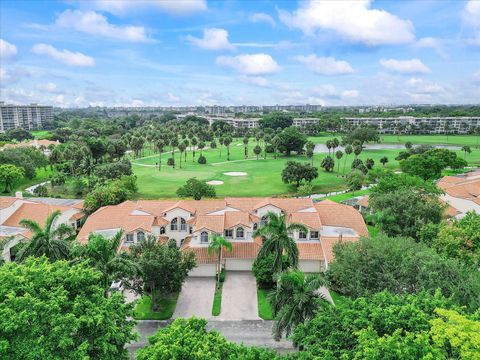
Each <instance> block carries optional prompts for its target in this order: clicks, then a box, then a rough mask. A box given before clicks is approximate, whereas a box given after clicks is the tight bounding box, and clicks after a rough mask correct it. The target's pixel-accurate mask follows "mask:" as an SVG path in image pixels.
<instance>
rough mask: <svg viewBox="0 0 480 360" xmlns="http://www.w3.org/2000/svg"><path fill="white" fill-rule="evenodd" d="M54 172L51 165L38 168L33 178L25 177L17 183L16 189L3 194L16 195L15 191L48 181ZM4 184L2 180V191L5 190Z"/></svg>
mask: <svg viewBox="0 0 480 360" xmlns="http://www.w3.org/2000/svg"><path fill="white" fill-rule="evenodd" d="M51 174H52V171H51V170H50V167H47V168H46V169H45V168H38V169H37V174H36V176H35V177H34V178H33V179H27V178H23V179H21V180H20V181H18V182H16V183H15V190H14V191H12V192H11V193H2V196H6V195H14V194H15V191H23V190H25V189H26V188H28V187H30V186H32V185H35V184H38V183H41V182H44V181H47V180H49V178H50V175H51ZM3 188H4V185H3V182H0V191H3Z"/></svg>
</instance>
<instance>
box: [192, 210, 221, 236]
mask: <svg viewBox="0 0 480 360" xmlns="http://www.w3.org/2000/svg"><path fill="white" fill-rule="evenodd" d="M202 229H208V230H211V231H213V232H216V233H219V234H223V230H224V229H225V227H224V216H223V215H198V216H197V220H196V222H195V226H194V229H193V231H199V230H202Z"/></svg>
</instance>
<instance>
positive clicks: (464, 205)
mask: <svg viewBox="0 0 480 360" xmlns="http://www.w3.org/2000/svg"><path fill="white" fill-rule="evenodd" d="M441 198H442V200H444V201H446V202H447V203H449V204H450V205H452V206H453V207H454V208H455V209H457V210H459V211H460V212H462V213H466V212H468V211H475V212H476V213H477V214H480V205H478V204H476V203H474V202H473V201H471V200H466V199H461V198H456V197H453V196H450V195H448V194H445V195H443V196H441Z"/></svg>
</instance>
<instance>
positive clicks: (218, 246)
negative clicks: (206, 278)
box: [208, 235, 233, 287]
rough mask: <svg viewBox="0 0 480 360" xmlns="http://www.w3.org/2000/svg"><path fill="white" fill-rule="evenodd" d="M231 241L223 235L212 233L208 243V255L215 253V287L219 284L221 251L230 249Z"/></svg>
mask: <svg viewBox="0 0 480 360" xmlns="http://www.w3.org/2000/svg"><path fill="white" fill-rule="evenodd" d="M232 248H233V246H232V243H231V242H230V241H228V240H227V239H225V238H224V237H223V236H219V235H213V236H212V237H211V239H210V243H209V244H208V255H211V254H217V258H218V262H217V287H218V286H220V273H221V272H222V269H221V267H222V253H223V251H224V250H227V251H232Z"/></svg>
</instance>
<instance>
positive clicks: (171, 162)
mask: <svg viewBox="0 0 480 360" xmlns="http://www.w3.org/2000/svg"><path fill="white" fill-rule="evenodd" d="M167 165H168V166H173V165H175V160H174V159H173V158H168V160H167Z"/></svg>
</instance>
